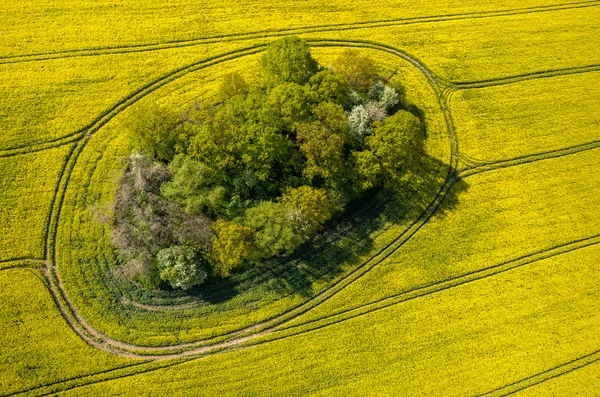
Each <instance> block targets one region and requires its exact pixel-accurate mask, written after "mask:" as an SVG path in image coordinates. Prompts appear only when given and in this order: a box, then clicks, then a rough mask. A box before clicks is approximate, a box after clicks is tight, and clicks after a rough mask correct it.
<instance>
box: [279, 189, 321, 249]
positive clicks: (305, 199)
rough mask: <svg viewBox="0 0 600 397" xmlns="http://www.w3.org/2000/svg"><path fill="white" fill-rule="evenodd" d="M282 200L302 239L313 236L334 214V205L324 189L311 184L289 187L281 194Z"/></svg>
mask: <svg viewBox="0 0 600 397" xmlns="http://www.w3.org/2000/svg"><path fill="white" fill-rule="evenodd" d="M280 201H281V203H282V204H283V205H284V206H285V208H286V209H287V214H288V218H289V219H290V220H291V222H292V224H293V225H294V226H293V227H294V230H295V231H296V233H298V234H299V235H300V236H301V237H302V240H308V239H309V238H311V237H312V236H313V235H314V234H315V233H316V232H317V231H319V230H320V229H321V228H322V227H323V225H324V224H325V222H327V221H328V220H329V218H331V215H332V206H331V204H330V203H329V199H328V197H327V193H326V192H325V190H322V189H315V188H313V187H310V186H300V187H299V188H296V189H289V190H288V191H286V192H285V193H284V194H283V195H282V196H281V199H280Z"/></svg>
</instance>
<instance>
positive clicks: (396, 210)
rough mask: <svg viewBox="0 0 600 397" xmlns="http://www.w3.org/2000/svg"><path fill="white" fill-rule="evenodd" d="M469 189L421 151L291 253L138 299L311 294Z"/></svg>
mask: <svg viewBox="0 0 600 397" xmlns="http://www.w3.org/2000/svg"><path fill="white" fill-rule="evenodd" d="M448 184H451V187H450V189H449V190H448V189H445V187H446V186H447V185H448ZM467 189H468V185H467V183H466V182H465V181H464V180H461V179H459V178H458V177H456V176H455V173H454V172H450V173H449V166H448V165H447V164H446V163H444V162H443V161H440V160H439V159H436V158H434V157H431V156H428V155H426V154H424V155H422V156H420V158H419V160H418V161H417V164H416V166H415V169H414V170H413V172H412V173H411V174H410V176H409V177H407V178H406V179H405V180H404V181H403V183H402V186H400V187H399V188H398V189H395V190H394V191H392V190H389V189H378V190H375V191H371V192H368V193H367V194H366V195H365V197H363V198H362V199H361V200H359V201H357V202H355V203H353V204H352V205H351V207H350V208H348V209H347V211H346V213H345V214H344V215H342V216H341V217H339V218H337V219H335V220H333V221H331V222H329V223H328V224H327V225H326V229H325V230H324V231H323V232H322V233H320V234H318V235H317V236H316V237H315V238H314V239H313V240H312V241H310V242H307V243H305V244H304V245H303V246H301V247H300V248H298V249H297V250H296V251H295V252H294V253H292V254H290V255H287V256H281V257H278V258H275V259H272V260H270V261H266V262H265V263H262V264H260V265H256V266H248V267H246V268H239V269H236V271H235V273H234V274H232V276H231V277H229V278H226V279H221V278H211V279H209V280H207V281H206V282H205V283H204V284H202V285H200V286H197V287H194V288H192V289H191V290H188V291H185V292H184V291H179V290H172V291H161V292H160V293H158V292H157V293H149V292H148V291H147V290H146V291H143V292H144V293H143V295H144V296H146V298H142V296H138V299H139V298H142V299H141V300H142V301H145V302H147V303H153V301H154V302H155V299H159V300H162V299H167V300H169V301H173V302H174V301H180V300H181V301H180V303H185V302H189V301H190V300H191V301H196V302H198V301H199V302H202V303H204V304H209V305H210V304H218V303H226V302H227V301H229V300H231V299H232V298H235V297H237V296H241V295H244V298H243V301H245V302H247V303H246V304H248V305H252V304H254V302H257V301H260V300H263V299H264V298H265V296H267V295H269V296H271V297H272V298H269V299H276V297H279V298H280V297H282V296H289V295H296V294H298V295H301V296H304V297H308V296H312V295H314V293H315V289H320V288H318V287H317V288H315V282H317V281H319V282H320V283H322V285H326V284H327V283H329V282H331V281H332V280H334V279H336V278H337V277H339V276H340V275H341V274H343V273H347V272H348V271H350V270H352V269H356V268H357V267H358V266H361V265H362V264H364V263H365V262H366V261H368V260H369V259H370V258H372V257H373V256H375V255H377V254H378V252H379V251H380V250H381V249H382V248H383V247H384V246H385V245H387V244H389V243H391V242H392V241H393V240H394V239H395V238H397V237H398V236H399V235H400V234H401V233H402V232H403V231H404V230H406V229H407V228H409V227H410V226H411V224H413V222H417V223H423V222H425V221H427V220H428V219H429V218H430V217H431V216H434V217H444V216H445V215H446V214H448V213H449V212H451V211H453V210H454V209H455V208H456V207H457V206H458V205H459V196H460V195H461V194H462V193H463V192H464V191H466V190H467ZM374 238H377V247H375V241H374ZM265 292H271V294H267V295H265ZM272 293H274V295H273V294H272ZM153 296H154V297H153ZM161 297H162V298H161Z"/></svg>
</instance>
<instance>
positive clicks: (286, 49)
mask: <svg viewBox="0 0 600 397" xmlns="http://www.w3.org/2000/svg"><path fill="white" fill-rule="evenodd" d="M260 66H261V73H262V77H263V80H264V81H265V83H266V84H267V85H275V84H278V83H283V82H290V83H298V84H303V83H305V82H307V81H308V79H310V77H311V76H312V75H313V74H315V73H316V72H317V70H318V63H317V61H315V59H314V58H313V57H312V55H311V54H310V49H309V47H308V43H307V42H306V41H304V40H301V39H300V38H298V37H295V36H289V37H284V38H283V39H280V40H277V41H274V42H272V43H270V44H269V45H267V48H266V51H265V53H264V55H263V56H262V58H261V59H260Z"/></svg>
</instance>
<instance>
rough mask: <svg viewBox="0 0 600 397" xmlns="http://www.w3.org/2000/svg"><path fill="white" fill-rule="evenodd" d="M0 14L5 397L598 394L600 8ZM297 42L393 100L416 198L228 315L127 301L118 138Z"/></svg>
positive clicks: (75, 9) (98, 9)
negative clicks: (400, 96) (419, 153)
mask: <svg viewBox="0 0 600 397" xmlns="http://www.w3.org/2000/svg"><path fill="white" fill-rule="evenodd" d="M1 8H2V9H1V10H0V35H1V36H2V40H0V298H1V299H2V302H3V304H2V306H1V309H0V329H1V330H2V332H1V333H0V335H1V336H0V345H1V346H2V349H1V351H0V396H8V395H11V396H12V395H19V396H20V395H27V396H29V395H30V396H42V395H55V394H59V395H77V396H80V395H85V396H88V395H89V396H103V395H107V396H108V395H131V396H139V395H156V396H163V395H169V396H177V395H206V396H216V395H240V396H263V395H282V396H290V395H361V396H362V395H407V396H411V395H426V396H454V395H456V396H458V395H460V396H465V395H468V396H471V395H473V396H474V395H482V394H486V393H490V394H491V395H507V394H510V393H514V392H518V393H521V394H523V395H531V396H539V395H542V396H545V395H568V396H570V395H590V396H593V395H597V394H598V391H597V390H598V387H599V382H598V379H600V366H599V363H600V337H599V335H600V314H599V313H600V288H599V287H598V286H599V285H600V273H599V272H598V271H597V270H598V265H600V200H598V197H600V179H599V178H600V177H599V175H600V173H599V171H600V112H599V110H600V94H599V93H598V90H597V89H596V87H597V86H598V83H599V82H600V39H599V37H600V34H599V33H600V32H599V26H600V1H593V0H592V1H590V0H588V1H573V0H568V1H563V2H560V1H559V0H527V1H524V2H523V1H514V0H500V1H483V2H481V1H472V0H469V1H454V0H451V1H447V2H434V1H431V0H428V1H425V2H408V1H405V0H399V1H391V2H390V1H380V0H374V1H364V0H359V1H354V2H347V1H339V0H332V1H329V2H325V1H323V0H308V1H303V2H297V1H290V0H282V1H277V2H268V1H248V0H243V1H236V2H233V1H226V2H223V1H214V0H198V1H194V2H193V1H189V0H176V1H169V2H162V3H157V2H150V1H147V0H134V1H129V2H124V1H111V2H108V1H103V0H101V1H95V2H88V1H81V0H60V1H53V2H50V3H48V2H40V1H30V2H23V1H16V0H6V1H4V2H3V4H2V7H1ZM287 35H297V36H299V37H301V38H303V39H305V40H307V42H308V43H309V45H310V47H311V51H312V53H313V55H314V56H315V58H316V59H317V60H318V61H319V62H320V63H321V64H323V65H331V64H332V62H333V60H334V59H335V58H336V57H337V56H338V55H339V54H340V53H341V52H342V51H343V50H345V49H347V48H353V49H355V50H357V51H359V52H360V53H361V54H365V55H368V56H370V57H371V58H373V59H374V60H375V61H376V62H377V64H378V65H379V66H380V68H381V73H382V75H384V76H387V77H389V78H390V79H391V80H392V81H397V82H399V83H401V84H403V85H404V86H405V89H406V92H405V100H406V102H407V103H409V104H411V105H414V106H415V107H417V108H419V109H421V110H422V112H423V114H422V116H423V120H424V122H425V126H426V132H427V140H426V147H425V153H426V154H427V156H425V159H423V160H421V162H420V163H419V170H420V171H422V172H420V173H419V174H418V176H416V177H414V179H415V180H414V186H416V188H414V189H412V190H410V191H407V192H406V194H405V195H404V196H403V197H401V198H399V199H392V198H390V197H389V196H388V195H386V194H385V193H384V192H381V193H378V194H376V195H374V196H373V197H370V198H368V199H367V200H366V202H365V203H364V204H363V206H362V207H361V208H360V209H359V210H357V211H355V212H354V213H353V214H352V215H351V216H350V217H349V218H348V219H344V220H343V221H340V222H339V224H336V225H337V226H336V228H335V229H334V230H328V231H327V232H325V233H323V234H322V235H320V236H318V238H317V240H316V241H315V243H314V248H312V247H308V248H306V249H301V251H300V252H299V253H297V254H294V255H293V256H291V257H289V258H278V259H277V260H275V261H271V262H269V263H267V264H265V265H264V267H260V268H257V269H253V270H251V271H248V272H246V273H244V274H238V275H234V276H233V277H232V283H234V284H235V285H237V286H238V289H237V290H236V291H235V293H232V294H231V295H228V292H227V291H213V290H210V289H209V290H207V292H206V296H198V295H193V294H192V295H186V294H185V293H182V292H177V291H154V290H147V289H145V288H143V287H141V286H140V285H137V284H135V283H134V282H131V281H130V280H129V279H128V278H127V277H126V276H125V275H124V274H123V272H122V270H121V268H120V266H119V264H118V261H117V256H116V252H115V249H114V248H113V247H112V245H111V242H110V233H111V223H110V218H111V215H112V211H113V203H114V199H115V194H116V192H117V188H118V184H117V183H118V180H119V178H120V176H121V175H122V173H123V171H124V168H125V161H124V159H125V158H126V157H127V155H128V154H129V153H130V152H131V151H132V150H135V148H136V142H132V141H131V139H130V136H129V135H127V133H126V132H125V131H126V128H125V127H124V126H125V125H126V123H127V120H128V119H129V118H130V117H132V115H134V114H135V112H136V110H137V109H139V108H143V107H144V106H146V105H149V104H160V105H168V106H171V107H173V108H174V109H177V110H178V111H183V110H185V109H187V108H189V107H190V105H192V104H193V103H194V102H195V101H207V102H216V101H218V100H219V99H218V98H217V96H216V93H217V90H218V86H219V83H220V81H221V79H222V78H223V76H225V75H227V74H229V73H231V72H240V73H241V74H242V75H244V76H245V77H246V78H247V79H248V80H252V79H254V78H255V76H256V75H257V73H258V69H259V67H258V60H259V57H260V55H261V54H262V52H263V50H264V48H265V45H266V44H267V43H269V42H271V41H273V40H275V39H277V38H280V37H284V36H287ZM281 269H287V270H285V271H289V270H290V269H294V273H293V274H281V272H282V271H283V270H281ZM272 275H278V276H279V278H273V277H272ZM299 286H301V287H302V288H300V287H299ZM298 291H301V292H298Z"/></svg>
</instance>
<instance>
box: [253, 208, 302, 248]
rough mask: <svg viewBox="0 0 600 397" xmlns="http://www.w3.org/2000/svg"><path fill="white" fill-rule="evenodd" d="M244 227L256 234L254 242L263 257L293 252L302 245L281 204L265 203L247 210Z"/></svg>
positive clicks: (285, 209)
mask: <svg viewBox="0 0 600 397" xmlns="http://www.w3.org/2000/svg"><path fill="white" fill-rule="evenodd" d="M244 225H245V226H247V227H249V228H250V229H251V230H252V232H253V233H254V242H255V244H256V246H257V247H258V248H259V250H260V252H261V256H262V257H271V256H274V255H279V254H281V253H284V252H292V251H293V250H294V249H296V248H297V247H298V245H300V244H301V243H302V238H301V237H300V236H299V235H297V234H296V233H295V232H294V228H293V224H292V222H291V221H290V220H289V218H288V213H287V208H286V207H285V206H284V205H283V204H281V203H274V202H271V201H263V202H261V203H260V204H258V205H257V206H255V207H252V208H249V209H248V210H246V213H245V215H244Z"/></svg>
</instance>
